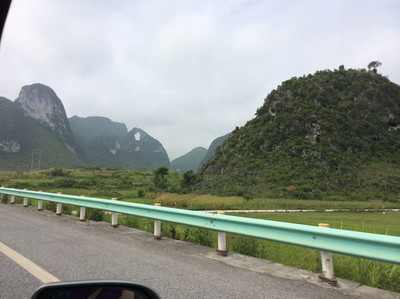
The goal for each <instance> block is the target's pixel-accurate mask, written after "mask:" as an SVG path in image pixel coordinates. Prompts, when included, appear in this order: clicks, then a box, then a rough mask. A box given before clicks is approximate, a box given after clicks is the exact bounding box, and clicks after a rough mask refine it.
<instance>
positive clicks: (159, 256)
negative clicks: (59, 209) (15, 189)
mask: <svg viewBox="0 0 400 299" xmlns="http://www.w3.org/2000/svg"><path fill="white" fill-rule="evenodd" d="M78 220H79V218H78V217H74V216H65V215H63V216H56V215H55V214H54V213H51V212H49V211H42V212H38V211H37V210H36V209H35V208H33V207H28V208H24V207H22V206H21V205H11V204H0V242H1V243H3V244H4V245H6V246H8V247H10V248H11V249H13V250H14V251H16V252H18V253H19V254H21V255H23V256H24V257H26V258H27V259H29V260H30V261H32V262H33V263H35V264H37V265H38V266H40V267H42V268H43V269H44V270H46V271H48V272H49V273H51V274H52V275H54V276H55V277H57V278H58V279H60V280H61V281H64V280H81V279H124V280H133V281H138V282H141V283H144V284H146V285H148V286H150V287H152V288H153V289H155V290H156V291H157V292H158V293H159V294H160V295H161V297H162V298H214V297H216V298H296V299H299V298H350V296H349V295H345V294H344V293H346V292H345V291H343V290H342V289H340V288H334V287H331V286H328V285H326V284H323V283H318V282H316V281H315V279H314V280H313V279H312V278H311V276H309V277H308V278H307V272H306V271H300V272H299V270H295V269H291V268H287V267H282V266H277V265H276V264H275V267H277V268H276V269H277V270H276V271H275V270H272V269H275V268H274V266H273V264H272V263H270V262H268V261H263V260H259V259H255V258H249V257H244V256H241V255H236V254H230V256H229V257H228V258H224V257H219V256H217V255H216V253H215V252H214V250H213V249H211V248H207V247H203V246H199V245H194V244H191V243H185V242H181V241H176V240H171V239H167V238H163V239H161V240H154V239H153V238H152V234H149V233H146V232H142V231H139V230H136V229H132V228H127V227H118V228H112V227H111V226H110V224H108V223H105V222H90V224H89V225H88V224H87V223H85V222H83V223H82V222H79V221H78ZM224 259H225V260H224ZM262 269H269V272H270V273H271V274H274V273H272V272H276V273H278V272H280V270H278V269H284V272H285V271H286V273H287V274H282V273H284V272H282V273H281V275H278V276H285V275H287V277H289V278H283V277H277V276H275V275H271V274H269V273H268V270H266V271H263V270H262ZM314 277H315V275H314ZM42 284H43V283H42V282H41V281H39V280H38V279H37V278H35V277H34V276H33V275H31V274H30V273H29V272H28V271H26V270H25V269H23V268H22V267H21V266H19V265H18V264H17V263H15V262H14V261H12V260H11V259H9V258H8V257H7V256H6V255H4V254H3V253H1V252H0V298H30V295H31V294H32V293H33V292H34V290H35V289H36V288H37V287H39V286H40V285H42ZM347 293H348V292H347Z"/></svg>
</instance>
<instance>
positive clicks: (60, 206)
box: [56, 192, 62, 216]
mask: <svg viewBox="0 0 400 299" xmlns="http://www.w3.org/2000/svg"><path fill="white" fill-rule="evenodd" d="M57 194H62V193H61V192H57ZM61 208H62V205H61V203H59V202H58V203H57V210H56V214H57V216H61Z"/></svg>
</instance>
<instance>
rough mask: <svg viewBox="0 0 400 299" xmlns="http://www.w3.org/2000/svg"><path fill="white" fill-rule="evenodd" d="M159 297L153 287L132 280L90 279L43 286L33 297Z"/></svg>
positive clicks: (140, 298)
mask: <svg viewBox="0 0 400 299" xmlns="http://www.w3.org/2000/svg"><path fill="white" fill-rule="evenodd" d="M72 298H74V299H75V298H76V299H83V298H84V299H159V298H160V296H158V294H157V293H156V292H155V291H153V290H152V289H151V288H149V287H147V286H145V285H142V284H139V283H134V282H130V281H119V280H89V281H71V282H56V283H49V284H45V285H43V286H41V287H40V288H38V289H37V290H36V292H35V293H34V294H33V295H32V298H31V299H72Z"/></svg>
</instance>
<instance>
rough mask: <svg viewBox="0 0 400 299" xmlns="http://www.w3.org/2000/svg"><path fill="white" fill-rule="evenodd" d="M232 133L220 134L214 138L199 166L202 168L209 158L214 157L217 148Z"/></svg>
mask: <svg viewBox="0 0 400 299" xmlns="http://www.w3.org/2000/svg"><path fill="white" fill-rule="evenodd" d="M230 135H231V133H228V134H225V135H224V136H220V137H218V138H216V139H214V140H213V141H212V142H211V144H210V146H209V147H208V151H207V153H206V155H205V156H204V158H203V159H202V160H201V162H200V164H198V167H197V168H200V167H201V166H203V165H204V164H205V163H206V162H207V161H208V160H210V159H211V158H212V157H214V155H215V152H216V150H217V147H218V146H220V145H221V144H222V143H223V142H224V141H225V140H226V139H227V138H228V137H229V136H230Z"/></svg>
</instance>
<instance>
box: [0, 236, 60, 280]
mask: <svg viewBox="0 0 400 299" xmlns="http://www.w3.org/2000/svg"><path fill="white" fill-rule="evenodd" d="M0 252H2V253H4V254H5V255H6V256H8V257H9V258H10V259H12V260H13V261H14V262H16V263H17V264H18V265H20V266H21V267H22V268H24V269H25V270H26V271H28V272H29V273H31V274H32V275H33V276H35V277H36V278H37V279H39V280H40V281H41V282H43V283H48V282H57V281H60V280H59V279H58V278H57V277H55V276H53V275H51V274H50V273H49V272H47V271H46V270H44V269H43V268H41V267H39V266H38V265H36V264H35V263H33V262H31V261H30V260H28V259H27V258H26V257H24V256H22V255H20V254H19V253H18V252H16V251H14V250H12V249H11V248H10V247H8V246H6V245H4V244H3V243H1V242H0Z"/></svg>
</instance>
